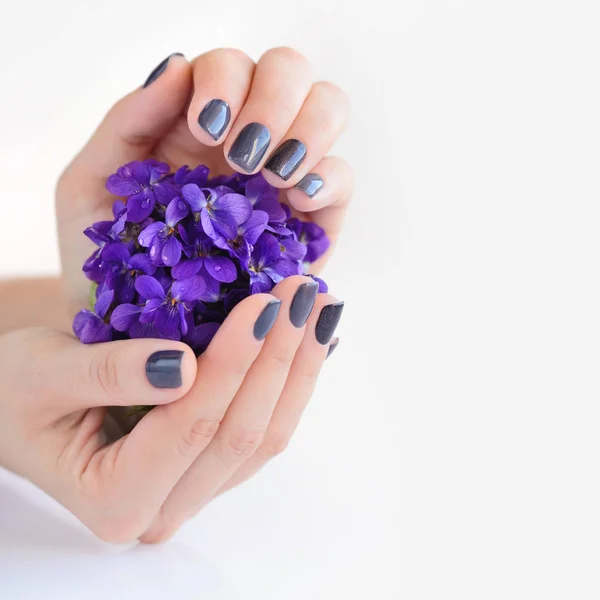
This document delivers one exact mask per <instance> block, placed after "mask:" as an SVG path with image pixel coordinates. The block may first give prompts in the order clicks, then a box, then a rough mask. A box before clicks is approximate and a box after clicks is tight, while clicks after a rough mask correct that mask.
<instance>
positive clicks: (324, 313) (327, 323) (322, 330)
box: [315, 302, 344, 346]
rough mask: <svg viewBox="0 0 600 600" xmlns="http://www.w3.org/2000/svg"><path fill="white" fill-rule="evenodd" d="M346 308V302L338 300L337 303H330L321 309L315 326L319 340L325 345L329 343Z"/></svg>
mask: <svg viewBox="0 0 600 600" xmlns="http://www.w3.org/2000/svg"><path fill="white" fill-rule="evenodd" d="M343 310H344V303H343V302H338V303H337V304H328V305H327V306H324V307H323V308H322V309H321V314H320V315H319V320H318V321H317V326H316V327H315V335H316V337H317V342H319V344H322V345H323V346H325V345H327V344H329V342H330V341H331V338H332V337H333V334H334V333H335V328H336V327H337V326H338V323H339V322H340V318H341V317H342V311H343Z"/></svg>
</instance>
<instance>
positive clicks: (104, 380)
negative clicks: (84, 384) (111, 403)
mask: <svg viewBox="0 0 600 600" xmlns="http://www.w3.org/2000/svg"><path fill="white" fill-rule="evenodd" d="M120 362H121V360H120V358H119V355H118V354H117V353H116V352H98V353H96V354H95V355H94V357H93V358H92V361H91V362H90V379H91V381H92V383H97V384H98V385H99V386H100V387H101V388H102V390H103V391H104V393H105V394H106V395H107V396H108V397H109V398H118V397H120V396H121V394H122V382H121V378H120V375H119V373H120Z"/></svg>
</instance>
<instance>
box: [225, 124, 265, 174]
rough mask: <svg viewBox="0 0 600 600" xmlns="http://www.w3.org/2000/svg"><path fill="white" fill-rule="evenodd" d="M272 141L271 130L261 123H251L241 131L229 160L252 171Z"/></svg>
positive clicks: (232, 147) (249, 171) (230, 151)
mask: <svg viewBox="0 0 600 600" xmlns="http://www.w3.org/2000/svg"><path fill="white" fill-rule="evenodd" d="M270 143H271V134H270V133H269V130H268V129H267V128H266V127H265V126H264V125H261V124H260V123H249V124H248V125H246V127H244V129H242V131H240V134H239V135H238V136H237V139H236V140H235V142H233V146H231V149H230V150H229V160H230V161H231V162H232V163H235V164H236V165H237V166H238V167H240V168H242V169H243V170H244V171H246V172H247V173H251V172H252V171H254V169H256V167H258V165H259V164H260V161H261V160H262V159H263V156H264V155H265V153H266V152H267V149H268V147H269V144H270Z"/></svg>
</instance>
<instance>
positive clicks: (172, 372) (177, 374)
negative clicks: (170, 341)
mask: <svg viewBox="0 0 600 600" xmlns="http://www.w3.org/2000/svg"><path fill="white" fill-rule="evenodd" d="M182 360H183V352H181V350H161V351H159V352H155V353H154V354H152V356H150V358H149V359H148V361H147V362H146V377H148V381H149V382H150V383H151V384H152V385H153V386H154V387H156V388H178V387H181V383H182V381H181V361H182Z"/></svg>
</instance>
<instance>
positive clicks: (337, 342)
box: [325, 338, 340, 359]
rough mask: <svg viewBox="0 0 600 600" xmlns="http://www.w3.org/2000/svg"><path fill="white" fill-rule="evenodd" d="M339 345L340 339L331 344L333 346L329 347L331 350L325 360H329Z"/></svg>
mask: <svg viewBox="0 0 600 600" xmlns="http://www.w3.org/2000/svg"><path fill="white" fill-rule="evenodd" d="M339 343H340V340H339V338H335V339H334V340H333V341H332V342H331V344H330V345H329V350H327V356H326V357H325V359H328V358H329V357H330V356H331V355H332V354H333V351H334V350H335V349H336V348H337V347H338V344H339Z"/></svg>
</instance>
